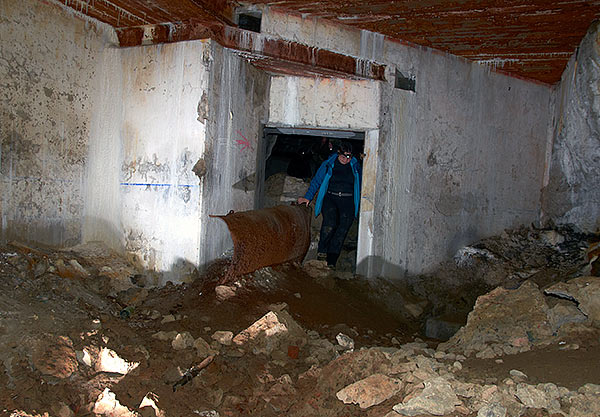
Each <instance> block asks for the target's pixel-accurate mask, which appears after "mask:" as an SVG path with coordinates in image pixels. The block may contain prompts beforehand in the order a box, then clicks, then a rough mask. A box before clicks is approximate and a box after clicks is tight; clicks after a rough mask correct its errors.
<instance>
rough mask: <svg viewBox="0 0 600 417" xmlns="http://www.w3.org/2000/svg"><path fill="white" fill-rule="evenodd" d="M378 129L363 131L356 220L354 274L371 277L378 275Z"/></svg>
mask: <svg viewBox="0 0 600 417" xmlns="http://www.w3.org/2000/svg"><path fill="white" fill-rule="evenodd" d="M378 146H379V129H372V130H366V131H365V142H364V154H365V156H364V159H363V176H362V184H361V196H360V213H359V219H358V243H357V249H356V273H357V274H360V275H364V276H366V277H369V278H370V277H373V276H374V275H376V274H377V273H378V271H376V268H377V266H376V265H375V262H374V261H375V259H376V258H375V253H374V251H375V248H374V233H373V220H374V219H373V217H374V215H373V214H374V212H375V195H376V189H377V187H376V182H377V150H378Z"/></svg>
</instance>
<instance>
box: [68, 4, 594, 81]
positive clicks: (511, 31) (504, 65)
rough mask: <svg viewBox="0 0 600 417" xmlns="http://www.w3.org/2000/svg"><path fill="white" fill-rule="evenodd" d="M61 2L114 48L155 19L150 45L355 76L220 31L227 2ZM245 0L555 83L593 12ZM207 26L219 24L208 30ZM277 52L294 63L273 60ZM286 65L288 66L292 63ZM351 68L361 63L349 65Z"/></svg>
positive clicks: (333, 61)
mask: <svg viewBox="0 0 600 417" xmlns="http://www.w3.org/2000/svg"><path fill="white" fill-rule="evenodd" d="M60 1H61V2H62V3H63V4H65V5H67V6H69V7H71V8H73V9H75V10H77V11H78V12H81V13H84V14H87V15H89V16H91V17H94V18H96V19H99V20H101V21H103V22H105V23H108V24H110V25H112V26H113V27H115V28H116V29H117V31H118V32H119V39H120V40H121V41H122V43H121V45H122V46H134V45H139V44H140V43H139V42H141V37H140V35H139V32H140V29H139V28H135V27H136V26H137V27H139V26H143V25H162V26H161V27H159V28H157V29H156V32H166V33H168V34H164V33H160V34H159V35H158V38H157V40H156V42H160V39H161V37H162V38H164V40H162V41H163V42H176V41H183V40H193V39H200V38H199V36H210V37H213V36H215V37H216V38H217V39H215V40H217V41H219V42H223V43H224V44H227V42H226V40H227V39H228V37H229V35H232V36H233V37H234V38H236V39H237V40H232V39H229V41H231V42H232V44H229V46H227V47H232V48H234V49H238V50H240V51H245V52H248V53H253V54H255V56H253V57H251V60H252V61H253V63H256V65H257V66H259V67H263V68H270V69H271V70H274V71H280V72H283V73H299V74H301V73H315V74H323V75H324V74H336V72H337V74H340V75H341V76H345V77H354V76H358V77H360V76H361V75H360V74H356V72H357V71H356V69H352V73H350V72H349V71H350V69H351V68H352V67H353V65H352V64H353V63H352V62H350V61H351V60H350V57H345V56H344V55H332V56H331V57H328V56H327V55H329V51H324V50H319V51H317V52H318V53H317V54H316V56H317V60H320V62H319V63H315V62H310V61H307V58H309V57H310V58H312V57H314V55H311V52H312V51H311V50H310V49H303V48H302V47H301V46H300V44H297V45H295V44H285V43H279V44H278V43H276V42H275V43H273V44H272V45H267V44H265V45H264V47H265V49H264V53H263V54H262V55H260V54H258V55H256V54H257V51H256V50H255V49H256V47H257V45H256V44H252V42H253V41H255V40H257V39H260V40H263V38H256V37H253V36H251V35H244V34H243V32H244V31H241V32H240V33H235V31H233V32H232V33H233V34H231V33H230V34H229V35H228V36H225V35H226V33H225V30H224V29H223V26H233V23H232V21H233V20H234V19H233V14H234V13H233V11H234V9H235V7H237V5H238V3H237V2H232V1H229V0H216V1H215V0H211V1H207V0H95V1H93V2H88V1H85V0H60ZM245 4H247V5H256V6H257V7H262V6H268V7H269V9H270V13H272V14H277V13H284V14H288V15H289V14H291V15H295V16H297V17H298V19H301V20H302V21H306V22H307V24H309V25H312V24H313V23H312V22H308V21H307V19H324V20H325V21H329V22H330V24H333V25H342V26H350V27H353V28H356V29H360V30H367V31H371V32H374V33H379V34H382V35H384V36H386V37H387V38H388V39H391V40H396V41H399V42H401V43H403V44H405V45H418V46H426V47H430V48H434V49H435V50H437V51H442V52H446V53H450V54H453V55H457V56H460V57H463V58H466V59H469V60H473V61H475V62H479V63H481V64H484V65H489V66H490V67H491V68H492V69H495V70H498V71H501V72H505V73H507V74H510V75H513V76H516V77H519V78H525V79H529V80H536V81H538V82H542V83H547V84H554V83H556V82H558V81H559V80H560V77H561V75H562V72H563V70H564V68H565V66H566V64H567V62H568V60H569V58H570V56H571V55H572V53H573V52H574V51H575V49H576V48H577V46H578V45H579V42H581V39H582V38H583V36H584V35H585V33H586V31H587V29H588V28H589V27H590V25H591V23H592V22H593V21H594V20H595V19H598V18H600V1H598V0H595V1H590V0H587V1H586V0H565V1H562V2H551V1H547V0H503V1H498V0H422V1H417V0H400V1H395V2H390V1H387V0H373V1H369V2H365V1H362V0H361V1H359V0H344V1H342V0H318V1H309V2H307V1H302V0H278V1H276V2H273V1H271V0H252V1H251V2H248V3H245ZM193 21H197V22H205V24H206V27H205V29H200V26H199V25H195V26H194V25H190V24H189V23H185V22H193ZM215 23H217V24H220V25H221V26H222V27H221V28H215V25H214V24H215ZM167 25H171V26H173V25H174V27H175V28H177V30H174V29H173V27H171V28H170V29H168V28H166V26H167ZM207 28H208V29H207ZM179 29H183V30H182V31H179ZM178 31H179V32H178ZM238 31H239V30H238ZM219 36H221V37H220V38H219ZM282 42H283V41H282ZM236 46H237V48H236ZM248 47H251V49H252V50H250V49H247V48H248ZM305 47H306V46H305ZM285 48H288V49H287V50H285ZM306 48H308V47H306ZM307 54H308V55H307ZM551 54H554V55H551ZM285 56H288V57H293V58H294V59H285V60H283V61H281V62H280V61H277V59H276V58H282V57H285ZM260 60H262V62H260ZM290 63H296V64H297V65H298V68H297V69H294V68H293V66H292V65H290ZM354 67H355V68H370V66H368V65H367V66H365V65H363V64H362V63H361V62H357V61H355V62H354ZM369 71H371V73H370V75H369V74H367V75H366V78H373V79H381V78H378V75H376V74H379V71H380V69H378V68H375V69H374V70H371V69H369Z"/></svg>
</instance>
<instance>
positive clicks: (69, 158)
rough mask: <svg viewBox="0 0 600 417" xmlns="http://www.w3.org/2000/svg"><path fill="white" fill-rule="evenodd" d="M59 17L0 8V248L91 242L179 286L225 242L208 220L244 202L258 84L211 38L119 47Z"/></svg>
mask: <svg viewBox="0 0 600 417" xmlns="http://www.w3.org/2000/svg"><path fill="white" fill-rule="evenodd" d="M69 10H70V9H64V8H62V7H60V6H59V5H56V4H51V3H44V2H39V1H34V0H26V1H24V2H16V1H13V0H10V1H5V2H2V4H1V5H0V13H1V14H0V16H1V18H2V20H1V21H0V36H1V38H2V42H1V43H0V79H1V81H0V82H1V83H2V89H1V90H0V99H1V102H0V103H1V107H0V122H1V124H0V129H1V130H0V138H1V140H2V147H1V148H0V149H1V152H2V153H1V155H0V156H1V160H0V161H1V165H0V173H1V181H2V188H1V190H0V202H1V203H0V204H1V206H0V214H1V219H2V235H1V238H2V241H4V242H5V241H7V240H11V239H17V240H26V241H27V240H29V241H33V242H41V243H46V244H52V245H73V244H78V243H81V242H87V241H93V240H100V241H103V242H105V243H107V244H108V245H109V246H110V247H112V248H114V249H117V250H119V251H122V252H124V253H126V254H127V255H129V256H130V258H131V259H132V260H134V261H135V262H136V263H137V264H138V265H139V266H140V267H143V268H145V269H148V270H151V271H155V272H156V274H155V277H156V281H155V283H157V284H161V283H164V282H166V281H167V280H174V281H180V280H181V279H182V277H183V276H184V275H185V273H187V272H189V271H190V270H192V269H194V268H196V267H198V266H202V265H204V264H205V263H207V262H208V261H211V260H213V259H215V258H216V257H217V256H219V255H220V254H222V253H223V252H224V251H225V250H227V249H229V248H230V247H231V240H230V238H229V233H228V231H227V228H226V227H225V225H224V224H222V223H221V222H220V221H219V220H216V219H211V218H209V217H208V214H223V213H227V212H228V211H229V210H231V209H234V210H247V209H252V208H253V207H254V204H255V196H254V172H255V170H256V153H257V149H258V140H259V138H260V137H261V136H262V132H261V129H262V123H263V122H265V121H266V117H267V116H266V114H267V113H268V106H267V103H268V101H267V97H268V85H269V77H268V75H266V74H265V73H263V72H261V71H258V70H256V69H255V68H253V67H251V66H249V65H248V64H247V63H246V62H245V61H244V60H243V59H241V58H239V57H238V56H237V55H235V54H233V53H232V52H231V51H228V50H224V49H223V48H221V47H219V46H218V45H216V44H214V43H213V42H211V41H207V42H203V41H191V42H181V43H176V44H166V45H151V46H142V47H138V48H126V49H121V48H118V47H116V46H115V45H116V36H115V34H114V31H113V30H112V29H111V28H109V27H105V26H102V25H96V24H95V23H94V22H93V21H92V20H91V19H89V18H80V17H78V16H76V15H74V13H73V12H70V11H69ZM194 167H196V169H194ZM195 172H196V173H195Z"/></svg>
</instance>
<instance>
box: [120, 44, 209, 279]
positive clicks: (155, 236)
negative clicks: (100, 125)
mask: <svg viewBox="0 0 600 417" xmlns="http://www.w3.org/2000/svg"><path fill="white" fill-rule="evenodd" d="M209 47H210V45H209V44H208V43H204V42H201V41H193V42H181V43H175V44H165V45H152V46H142V47H138V48H127V49H122V50H121V59H122V67H121V71H122V73H123V87H122V94H123V95H122V100H123V101H122V107H123V119H122V125H121V132H120V133H121V143H122V158H121V163H120V164H119V166H118V167H116V168H118V170H119V184H118V186H119V194H120V198H121V202H122V207H121V222H122V223H121V233H122V236H123V239H124V246H125V249H126V251H127V252H128V253H129V254H135V255H136V257H137V260H138V261H139V263H140V265H142V266H144V267H145V268H147V269H150V270H154V271H159V272H162V280H163V282H164V280H167V279H169V278H173V279H175V280H177V279H178V278H177V277H179V276H180V275H182V274H183V273H185V272H189V271H190V270H192V269H193V268H194V267H195V266H197V262H198V252H199V245H200V243H199V238H200V228H201V224H200V216H199V212H200V206H201V199H200V195H201V188H200V187H201V185H200V181H199V178H198V177H197V176H196V175H195V174H194V173H193V171H192V168H193V167H194V164H195V163H196V162H197V161H198V160H199V159H200V158H201V156H202V155H203V152H204V146H205V122H204V120H198V118H199V116H198V105H199V103H200V101H201V98H202V95H203V94H206V90H207V88H208V80H209V75H208V65H207V63H206V62H203V60H202V57H203V55H204V54H205V50H206V49H207V48H209ZM111 168H112V169H114V168H115V167H111Z"/></svg>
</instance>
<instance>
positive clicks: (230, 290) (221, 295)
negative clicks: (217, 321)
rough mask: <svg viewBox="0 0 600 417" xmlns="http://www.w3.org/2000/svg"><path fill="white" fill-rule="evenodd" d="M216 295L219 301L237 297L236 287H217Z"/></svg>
mask: <svg viewBox="0 0 600 417" xmlns="http://www.w3.org/2000/svg"><path fill="white" fill-rule="evenodd" d="M215 293H216V295H217V300H219V301H225V300H228V299H229V298H233V297H235V287H230V286H227V285H218V286H217V287H215Z"/></svg>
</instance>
